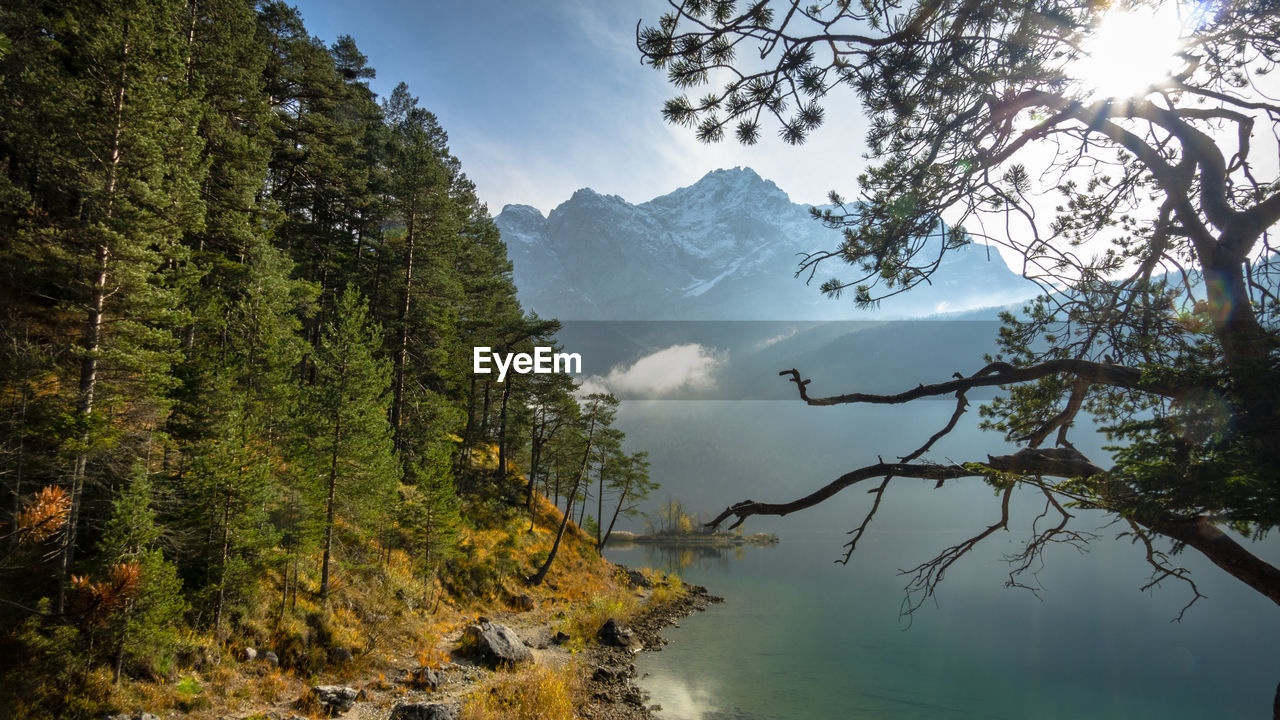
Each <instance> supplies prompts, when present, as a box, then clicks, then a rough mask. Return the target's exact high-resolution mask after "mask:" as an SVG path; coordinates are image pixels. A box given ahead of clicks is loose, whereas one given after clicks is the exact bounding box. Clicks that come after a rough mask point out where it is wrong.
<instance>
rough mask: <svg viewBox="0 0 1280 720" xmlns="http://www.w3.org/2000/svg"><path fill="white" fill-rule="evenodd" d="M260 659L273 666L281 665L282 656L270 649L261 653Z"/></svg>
mask: <svg viewBox="0 0 1280 720" xmlns="http://www.w3.org/2000/svg"><path fill="white" fill-rule="evenodd" d="M259 659H261V660H262V662H264V663H266V664H268V665H270V666H271V667H280V658H279V657H278V656H277V655H276V654H275V653H273V652H271V651H270V650H268V651H266V652H264V653H262V654H261V655H259Z"/></svg>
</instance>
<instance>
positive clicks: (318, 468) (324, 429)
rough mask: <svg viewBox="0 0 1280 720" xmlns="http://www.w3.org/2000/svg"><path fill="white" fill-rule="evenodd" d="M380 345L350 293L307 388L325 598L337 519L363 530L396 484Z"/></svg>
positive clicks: (360, 301)
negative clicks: (377, 351) (378, 354)
mask: <svg viewBox="0 0 1280 720" xmlns="http://www.w3.org/2000/svg"><path fill="white" fill-rule="evenodd" d="M381 345H382V338H381V331H380V330H379V328H378V327H377V326H376V325H374V324H373V322H372V321H371V320H370V318H369V309H368V304H367V303H366V301H365V299H364V296H363V295H361V294H360V291H358V290H356V289H355V288H352V287H347V288H346V289H345V290H344V291H343V293H342V295H341V296H339V299H338V303H337V307H336V308H335V311H334V316H333V318H332V319H331V320H330V321H329V322H328V323H326V325H325V327H324V330H323V332H322V334H321V337H320V345H319V346H318V347H317V348H316V351H315V366H316V381H315V384H314V385H312V386H311V387H309V388H307V395H308V397H307V405H306V413H307V420H308V423H307V424H308V426H309V428H308V429H309V432H308V433H306V435H305V437H304V441H303V442H304V445H305V447H306V448H307V449H306V451H305V453H306V455H307V460H308V462H307V472H308V473H309V474H310V475H311V478H310V480H311V482H312V483H313V484H314V486H315V488H316V489H317V490H318V491H319V492H318V496H319V497H318V501H319V502H318V505H319V508H320V509H321V510H322V511H323V520H322V522H321V528H322V541H321V545H322V548H323V551H322V553H323V555H322V557H323V560H322V565H321V576H320V596H321V597H322V598H327V597H328V594H329V589H330V581H331V577H332V564H333V534H334V528H335V525H336V521H337V518H338V517H339V515H340V514H341V515H342V516H343V517H344V518H346V519H348V520H350V521H352V523H353V524H354V525H355V526H357V527H359V526H361V525H366V526H367V525H368V524H369V523H370V520H371V516H374V515H377V514H378V513H379V512H382V511H384V510H385V508H386V507H387V504H388V501H389V500H390V498H391V496H392V493H393V492H394V490H395V488H396V483H397V482H398V481H399V480H400V476H401V471H400V466H399V463H398V462H396V459H395V455H394V452H393V449H392V446H391V427H390V424H389V422H388V420H387V417H388V415H387V410H388V408H387V401H386V400H385V399H384V393H385V391H386V389H387V386H388V385H389V383H390V378H389V371H390V369H389V367H388V363H387V362H386V361H383V360H379V359H377V358H375V357H374V351H375V349H376V348H378V347H380V346H381ZM362 521H363V522H362Z"/></svg>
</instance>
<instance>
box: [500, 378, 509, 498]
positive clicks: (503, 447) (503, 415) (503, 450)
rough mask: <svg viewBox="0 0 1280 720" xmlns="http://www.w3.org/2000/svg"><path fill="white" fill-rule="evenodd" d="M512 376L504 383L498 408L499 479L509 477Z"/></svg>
mask: <svg viewBox="0 0 1280 720" xmlns="http://www.w3.org/2000/svg"><path fill="white" fill-rule="evenodd" d="M511 383H512V380H511V378H507V381H506V382H505V383H503V385H502V404H501V406H500V409H499V410H498V479H499V480H505V479H506V477H507V400H508V399H510V397H511Z"/></svg>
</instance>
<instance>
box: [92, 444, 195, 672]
mask: <svg viewBox="0 0 1280 720" xmlns="http://www.w3.org/2000/svg"><path fill="white" fill-rule="evenodd" d="M160 535H161V530H160V527H159V526H158V525H157V524H156V519H155V512H154V510H153V509H152V491H151V480H150V478H148V477H147V474H146V473H145V471H143V470H142V469H141V468H136V469H135V471H134V475H133V478H132V480H131V481H130V483H129V485H128V486H127V487H126V488H125V489H124V490H123V491H122V492H121V493H120V494H119V495H118V496H117V497H116V500H115V503H114V504H113V509H112V515H111V520H110V522H109V523H108V524H107V526H106V528H105V530H104V532H103V538H102V552H101V560H102V561H101V563H100V565H101V566H102V567H103V569H104V573H103V574H104V575H106V576H107V577H108V581H109V582H110V583H111V585H99V586H98V587H100V588H106V590H99V591H98V592H99V595H100V597H99V598H98V599H99V601H100V602H101V603H102V606H103V607H102V608H101V610H102V611H103V613H102V614H103V617H102V620H101V623H102V625H103V627H104V636H105V639H106V640H107V648H108V649H109V651H110V653H111V658H112V667H113V669H114V676H115V680H116V682H119V681H120V675H121V673H122V671H123V669H124V667H125V663H126V662H130V663H132V664H138V665H141V666H145V667H147V668H148V669H151V670H153V669H154V668H155V666H154V663H156V661H157V660H158V659H160V658H163V657H164V656H165V655H167V654H169V653H170V652H172V649H173V646H174V644H175V642H176V639H177V638H176V633H175V630H176V626H177V623H178V622H179V620H180V619H181V617H182V613H183V611H184V610H185V608H186V603H185V601H184V600H183V598H182V583H181V581H180V580H178V574H177V571H176V569H175V568H174V567H173V565H171V564H169V562H168V561H166V560H165V558H164V554H163V553H162V552H161V550H160V548H159V545H158V542H159V540H160Z"/></svg>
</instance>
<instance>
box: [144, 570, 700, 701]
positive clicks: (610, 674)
mask: <svg viewBox="0 0 1280 720" xmlns="http://www.w3.org/2000/svg"><path fill="white" fill-rule="evenodd" d="M615 566H616V567H618V568H620V569H622V570H626V571H628V574H632V578H633V580H632V583H631V587H633V588H634V589H635V590H636V591H638V592H642V593H644V594H645V596H646V597H645V605H644V607H643V609H641V610H640V611H639V613H638V614H637V615H636V616H635V617H633V618H632V619H631V620H630V622H629V623H628V624H627V625H626V629H627V630H629V631H630V633H631V636H632V637H633V638H634V640H635V641H636V642H637V643H638V646H632V647H618V646H614V645H609V644H606V643H605V642H603V641H601V640H599V639H596V640H593V641H592V642H591V644H589V645H588V646H587V647H585V648H583V649H582V650H581V651H580V652H579V653H576V655H577V662H581V663H582V664H583V666H584V667H583V681H584V687H585V693H584V695H586V696H587V698H589V699H588V700H587V701H586V702H585V703H583V704H582V705H580V706H578V707H575V708H574V710H575V713H576V716H577V717H579V718H582V719H583V720H655V715H654V712H655V706H652V705H650V704H649V702H648V701H649V696H648V693H646V692H645V691H644V690H642V689H641V688H640V687H639V686H638V685H636V683H635V679H636V677H637V670H636V665H635V661H636V658H637V657H638V656H639V654H640V653H642V652H658V651H661V649H662V647H663V646H664V645H667V643H668V641H667V640H666V639H665V638H663V637H662V634H661V633H662V631H664V630H665V629H667V628H668V627H671V626H673V625H675V624H676V623H677V622H678V621H679V620H680V619H682V618H685V617H688V616H690V615H693V614H695V613H698V612H701V611H704V610H706V609H707V608H708V607H709V606H711V605H714V604H718V603H722V602H724V598H721V597H717V596H715V595H712V594H710V592H709V591H708V590H707V588H705V587H703V586H701V585H688V584H687V585H685V586H684V587H685V590H686V592H685V593H684V594H683V595H682V596H681V597H679V598H678V599H675V600H670V601H666V602H663V603H662V604H661V605H657V606H654V605H650V604H649V598H650V597H651V596H652V592H651V589H650V588H649V587H646V586H645V585H644V584H643V583H640V582H636V581H635V580H634V578H635V577H636V576H638V575H639V573H638V572H635V571H632V570H630V569H629V568H626V567H625V566H622V565H615ZM482 619H488V620H491V621H492V622H494V623H499V624H503V625H506V626H507V627H509V628H510V629H511V630H513V631H514V632H515V633H516V635H518V636H519V638H520V640H521V641H522V642H523V644H524V645H525V647H526V648H528V649H529V651H530V652H531V653H532V655H533V660H532V664H534V665H539V666H543V667H548V668H556V667H562V666H563V665H564V664H566V663H569V662H573V661H574V660H575V658H574V655H575V653H573V652H571V651H570V650H569V649H568V648H565V647H562V646H561V645H559V644H557V642H556V640H555V639H554V638H553V635H554V633H555V625H556V623H557V619H556V617H555V616H554V615H550V616H545V617H543V618H541V619H539V620H537V621H535V622H529V618H528V616H527V615H525V613H523V612H519V611H513V612H501V613H495V614H494V615H492V616H491V617H490V618H482ZM464 632H465V628H464V627H459V628H458V629H457V630H456V631H455V632H452V633H450V634H449V635H448V636H446V637H444V638H441V645H443V646H445V647H448V648H449V650H447V652H448V653H449V657H450V660H449V661H448V662H447V663H445V664H444V665H443V666H441V667H439V668H438V669H436V670H435V671H433V672H434V676H433V677H434V680H435V682H436V687H435V689H427V688H423V687H418V686H417V685H416V684H414V683H413V682H412V680H411V678H412V677H413V673H414V671H413V670H412V666H413V665H415V664H416V663H413V662H409V661H408V660H409V659H408V658H405V660H406V662H405V663H404V664H403V665H401V667H402V672H403V673H404V676H402V677H398V678H383V677H379V679H377V680H375V679H373V678H372V677H369V676H365V677H363V678H359V679H357V678H355V677H349V679H347V680H346V681H345V682H343V681H340V680H337V681H336V682H335V680H336V678H335V679H334V680H330V682H328V683H320V684H321V685H326V686H328V687H332V688H349V689H350V691H351V694H352V697H353V698H354V699H353V701H352V702H351V703H350V704H349V705H348V706H347V708H346V709H344V710H342V711H340V712H336V713H333V714H329V715H328V716H329V717H335V718H340V719H345V720H388V718H394V717H400V716H397V714H396V712H397V710H396V708H397V707H401V706H418V707H419V708H421V710H415V711H414V712H413V713H411V714H407V715H404V716H402V717H407V718H418V717H426V718H432V719H433V720H434V719H435V718H441V719H449V720H454V719H456V718H458V717H460V711H461V706H462V704H463V701H464V699H465V698H466V697H467V696H468V695H469V694H470V693H472V692H473V691H474V690H475V689H476V687H477V686H479V685H481V684H482V683H484V682H485V681H486V680H488V679H490V678H492V677H493V676H494V674H495V672H501V671H495V670H492V669H489V668H486V667H485V666H484V665H483V664H481V663H480V662H478V661H477V660H476V658H473V657H470V656H468V655H466V654H464V653H462V652H460V651H459V649H458V646H459V644H460V641H461V638H462V635H463V634H464ZM379 675H381V674H380V673H379ZM307 697H308V696H307V695H305V694H304V696H303V698H301V699H300V698H297V697H296V696H294V697H292V698H289V699H285V698H281V699H280V700H277V701H276V702H273V703H266V704H264V705H262V706H259V707H258V708H256V709H255V710H253V711H251V712H247V713H246V712H245V711H243V710H242V711H240V712H236V713H233V714H222V715H219V716H218V717H219V720H308V718H309V717H315V716H316V712H319V713H320V716H325V715H326V713H324V712H323V711H320V710H319V709H318V708H317V707H316V706H314V705H311V706H308V705H306V704H305V701H306V698H307ZM432 706H438V707H439V708H440V710H439V712H442V713H444V714H440V715H435V714H428V713H429V712H435V711H427V710H426V708H428V707H432ZM419 712H421V713H423V714H421V715H419V714H418V713H419ZM140 714H141V713H137V714H125V717H127V718H129V720H135V717H136V716H137V715H140ZM150 717H157V716H155V715H152V716H150ZM159 717H169V715H168V714H167V713H166V714H165V715H162V716H159ZM157 720H158V718H157Z"/></svg>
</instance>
